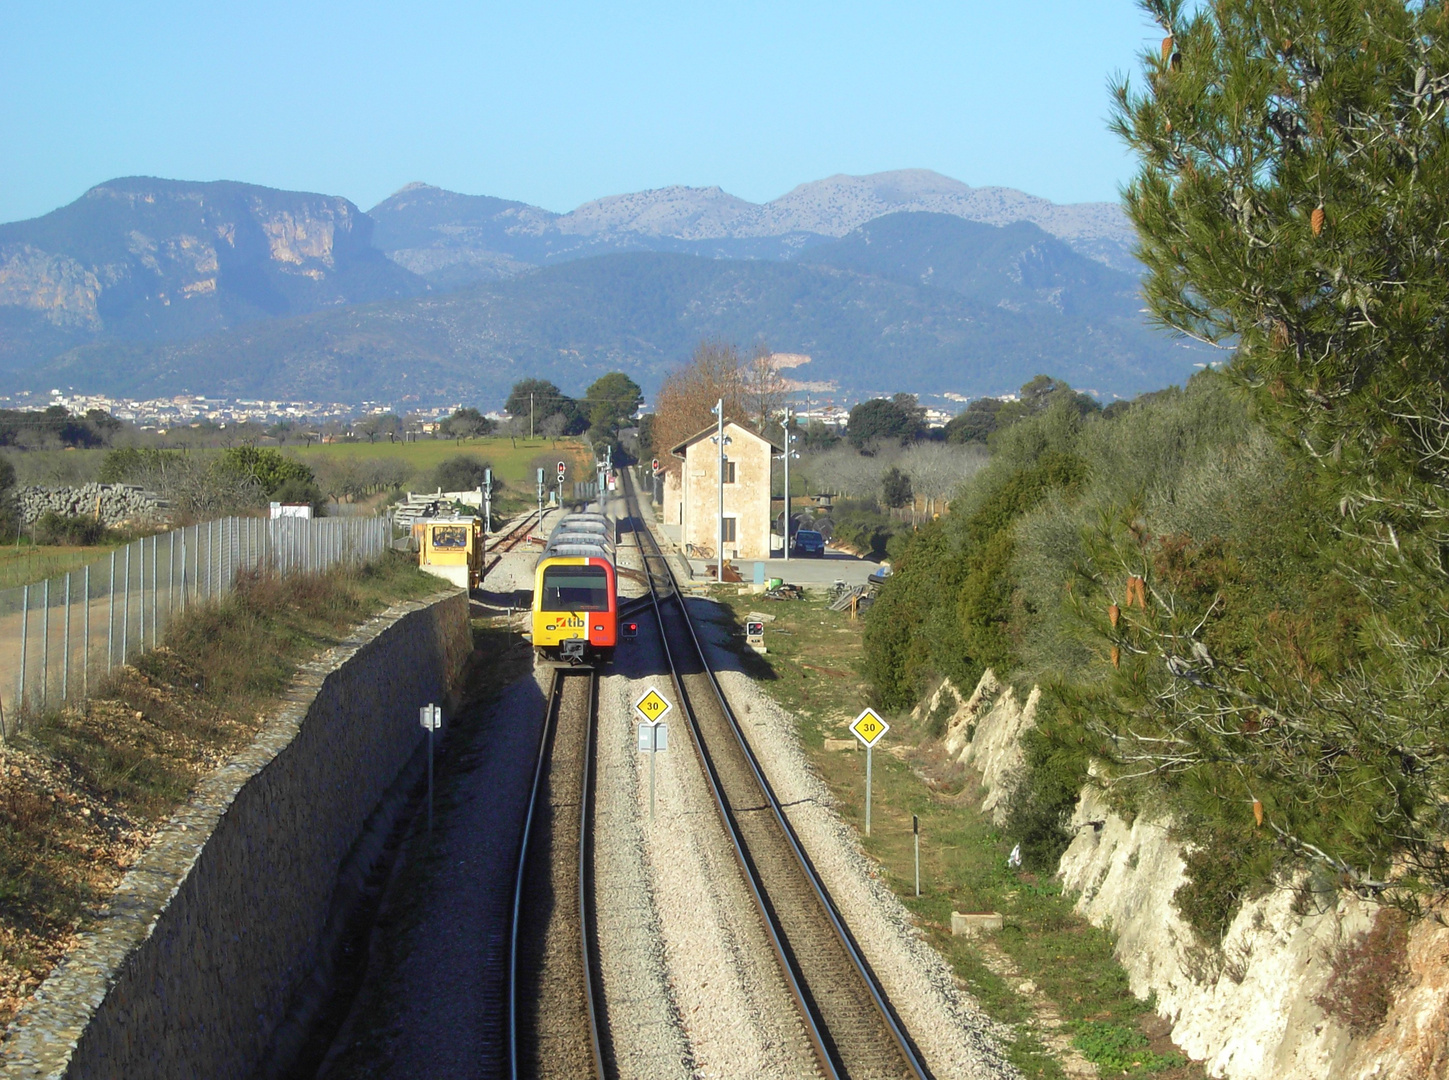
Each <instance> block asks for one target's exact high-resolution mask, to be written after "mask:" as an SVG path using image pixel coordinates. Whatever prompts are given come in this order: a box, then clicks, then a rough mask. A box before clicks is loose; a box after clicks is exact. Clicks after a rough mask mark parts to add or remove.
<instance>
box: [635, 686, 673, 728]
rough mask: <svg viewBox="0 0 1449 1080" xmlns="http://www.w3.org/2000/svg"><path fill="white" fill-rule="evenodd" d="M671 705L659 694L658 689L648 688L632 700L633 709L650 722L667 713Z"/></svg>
mask: <svg viewBox="0 0 1449 1080" xmlns="http://www.w3.org/2000/svg"><path fill="white" fill-rule="evenodd" d="M671 707H672V706H671V705H670V704H669V702H667V701H665V700H664V698H663V697H661V696H660V694H659V691H658V690H649V691H648V692H647V693H645V695H644V696H643V697H641V698H640V699H639V700H638V701H636V702H634V711H635V712H637V713H638V714H639V715H640V716H642V717H643V718H644V719H645V720H647V721H649V723H651V724H654V723H657V722H658V721H659V718H660V717H662V716H663V715H664V714H665V713H667V712H668V711H669V710H670V708H671Z"/></svg>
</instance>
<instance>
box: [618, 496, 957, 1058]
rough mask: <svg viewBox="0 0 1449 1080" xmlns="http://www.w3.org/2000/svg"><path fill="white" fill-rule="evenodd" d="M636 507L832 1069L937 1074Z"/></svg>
mask: <svg viewBox="0 0 1449 1080" xmlns="http://www.w3.org/2000/svg"><path fill="white" fill-rule="evenodd" d="M625 485H626V486H625V494H626V500H627V506H628V512H629V514H630V516H631V517H632V519H633V522H634V535H635V539H636V542H638V544H639V546H640V554H641V556H642V557H643V561H644V566H645V569H646V576H647V577H648V583H649V592H650V606H651V607H652V608H653V610H654V612H655V615H656V617H657V619H658V625H659V630H660V637H661V640H662V645H663V648H664V653H665V656H666V657H667V659H668V662H669V666H670V669H671V673H672V675H673V679H674V683H675V686H676V688H677V689H678V692H679V697H680V704H681V706H682V710H683V713H684V715H685V717H686V718H687V720H688V722H689V728H690V733H691V735H692V737H693V740H694V745H695V749H696V751H697V752H698V754H699V758H700V761H701V762H702V764H703V765H704V771H705V775H706V778H707V780H708V783H709V787H710V788H711V790H712V791H713V794H714V797H715V803H716V808H717V810H718V812H719V814H720V817H721V819H722V820H723V822H724V825H725V829H726V831H727V832H728V833H729V836H730V840H731V843H732V844H733V845H734V849H735V855H736V857H737V859H738V860H739V863H740V866H741V868H742V869H743V871H744V875H745V879H746V884H747V885H748V887H749V890H750V893H751V895H752V896H753V897H754V900H755V903H756V906H757V908H758V909H759V913H760V916H761V918H762V919H763V921H764V925H765V929H766V933H767V935H768V937H769V938H770V940H771V942H772V944H773V945H774V948H775V952H776V956H777V957H778V959H779V961H780V964H781V967H782V970H783V972H784V975H785V979H786V982H787V983H788V985H789V987H790V991H791V993H792V994H793V995H794V997H795V1000H796V1002H797V1004H798V1005H799V1007H800V1009H801V1012H802V1014H803V1017H804V1021H805V1026H806V1029H807V1031H808V1032H809V1034H810V1038H811V1041H812V1042H813V1043H814V1045H815V1049H816V1053H817V1056H818V1058H819V1062H820V1067H821V1070H822V1072H823V1073H824V1075H825V1076H827V1077H832V1078H836V1077H841V1078H844V1077H849V1078H853V1080H859V1078H866V1077H870V1078H872V1080H875V1078H881V1080H887V1078H888V1080H897V1078H900V1080H906V1078H925V1077H928V1076H930V1073H929V1072H928V1071H927V1069H926V1067H925V1064H924V1062H923V1061H922V1060H921V1057H920V1054H919V1052H918V1051H917V1050H916V1048H915V1046H914V1044H913V1043H912V1042H911V1040H910V1038H909V1036H908V1035H907V1034H906V1032H905V1029H904V1027H903V1026H902V1024H901V1022H900V1020H899V1018H898V1017H897V1016H896V1015H895V1012H894V1010H893V1009H892V1008H891V1006H890V1002H889V1001H888V999H887V998H886V995H885V993H884V991H883V990H882V988H881V986H880V984H879V982H878V980H877V979H876V977H875V975H874V973H873V972H872V971H871V969H870V965H869V964H868V963H867V962H866V960H865V957H864V955H863V954H862V953H861V950H860V948H859V946H858V945H857V943H856V941H855V939H854V938H853V937H852V935H851V933H850V930H849V928H847V927H846V925H845V922H844V920H843V919H842V918H841V916H840V913H839V911H838V909H837V908H836V905H835V903H834V901H833V900H832V899H831V897H830V894H829V892H828V891H827V890H826V888H825V886H824V884H823V883H822V882H821V880H820V877H819V875H818V874H817V873H816V872H815V869H814V867H813V866H812V865H811V862H810V859H809V856H808V855H807V854H806V852H805V849H804V847H803V846H802V844H801V843H800V839H799V837H798V836H796V834H795V831H794V829H793V828H792V827H791V825H790V822H789V820H788V819H787V818H786V816H785V813H784V810H783V809H782V807H781V805H780V802H779V800H778V799H777V798H776V796H775V793H774V791H773V789H772V788H771V787H770V784H769V781H768V780H767V779H766V777H765V774H764V771H763V769H761V767H760V764H759V761H758V760H757V759H756V757H755V755H754V752H753V750H752V749H751V748H750V745H749V741H748V740H747V739H746V737H745V734H744V732H743V730H742V729H741V728H740V725H739V722H738V721H737V720H736V718H735V716H734V713H733V712H732V711H731V709H730V707H729V703H728V701H727V700H726V699H725V696H724V692H723V691H722V690H721V688H720V685H719V683H718V681H717V680H716V679H715V677H714V673H713V672H712V671H711V670H710V668H709V664H708V662H707V661H706V659H705V655H704V649H703V647H702V646H701V644H700V641H699V638H698V637H697V636H696V634H695V631H694V627H693V624H692V623H691V620H690V618H689V612H688V610H687V608H686V606H685V601H684V598H683V596H682V595H681V594H680V592H679V590H678V588H677V585H676V582H675V580H674V575H673V572H672V571H671V569H670V567H669V564H668V562H667V561H666V559H665V557H664V554H663V552H662V551H660V549H659V546H658V543H657V542H656V541H655V539H654V536H653V533H652V532H651V531H650V530H649V529H648V527H647V526H646V525H645V524H644V522H643V518H642V516H641V515H640V512H639V507H638V502H637V498H636V495H635V492H634V487H633V482H632V480H631V479H630V478H629V477H628V476H627V474H625Z"/></svg>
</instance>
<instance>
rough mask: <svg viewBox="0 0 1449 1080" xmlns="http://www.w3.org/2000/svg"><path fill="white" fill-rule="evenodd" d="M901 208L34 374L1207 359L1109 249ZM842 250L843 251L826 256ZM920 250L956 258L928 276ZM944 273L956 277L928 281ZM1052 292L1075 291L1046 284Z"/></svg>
mask: <svg viewBox="0 0 1449 1080" xmlns="http://www.w3.org/2000/svg"><path fill="white" fill-rule="evenodd" d="M901 217H902V219H903V220H899V221H897V220H887V221H885V222H877V223H872V225H871V227H870V228H869V230H868V231H867V230H862V231H861V232H860V233H857V234H854V235H852V236H849V237H847V238H845V239H844V240H842V241H836V242H833V243H831V244H827V245H824V246H822V247H821V248H819V249H818V250H817V252H816V255H817V256H818V259H819V264H805V263H803V262H802V263H796V262H778V261H763V260H755V261H747V260H720V259H705V258H699V257H692V256H686V255H676V254H668V253H657V252H656V253H630V254H617V255H607V256H600V257H596V258H590V259H579V260H575V261H572V262H567V263H563V264H561V265H557V266H550V267H547V268H545V269H542V270H539V271H535V272H531V273H529V274H526V275H523V276H520V277H516V278H512V279H509V280H506V281H500V282H494V283H490V284H487V285H482V286H476V287H473V288H470V289H465V290H460V291H458V292H454V293H451V294H448V295H429V296H423V297H417V298H414V299H411V300H405V301H393V302H388V303H382V304H374V305H370V306H368V307H363V308H351V309H342V310H334V311H325V312H319V313H316V314H313V315H309V316H306V317H302V318H293V319H286V320H277V321H274V322H270V323H260V324H253V325H251V326H248V327H246V328H243V329H241V330H239V331H233V332H232V333H230V334H226V335H221V336H217V337H213V338H209V339H206V340H203V341H198V342H193V343H188V344H181V345H169V346H163V347H150V348H138V347H134V346H128V347H116V346H109V345H99V344H98V345H93V346H87V347H84V348H81V349H78V350H75V351H73V352H71V353H69V354H67V355H66V356H64V357H62V358H60V359H59V360H58V361H57V362H55V363H52V364H48V365H45V366H44V367H43V368H41V369H40V370H38V371H36V372H33V373H28V375H27V378H26V382H27V384H28V385H32V386H37V387H38V386H42V385H44V386H50V385H76V386H85V387H88V388H93V389H101V390H109V391H111V392H125V393H129V394H143V395H147V396H150V395H153V394H167V393H175V392H179V391H181V390H183V389H189V390H191V391H193V392H201V393H207V394H218V395H226V396H246V397H250V396H266V397H287V396H305V397H312V398H333V399H337V400H343V401H361V400H376V401H387V402H392V403H395V404H397V405H398V406H399V407H406V406H407V404H408V403H409V402H410V401H420V402H435V401H450V400H459V399H464V400H470V401H480V402H483V403H485V404H497V403H499V402H501V400H502V398H503V396H504V395H505V394H506V392H507V388H508V387H509V386H510V385H511V384H512V383H513V382H514V381H516V380H517V379H520V378H523V377H525V376H536V377H543V378H549V379H552V380H554V381H555V382H557V383H558V384H559V385H561V386H563V387H564V388H565V389H569V390H573V391H579V390H581V389H582V388H583V387H584V386H586V385H587V384H588V383H589V382H590V381H592V380H593V379H594V378H596V377H597V376H598V375H600V374H602V373H603V372H604V371H607V370H611V369H619V370H623V371H626V372H628V373H629V374H630V375H632V376H633V377H634V378H635V379H637V380H638V381H639V382H640V383H641V385H643V386H644V387H645V389H646V391H649V392H652V391H653V389H654V388H655V387H657V385H658V382H659V380H660V378H661V377H662V375H663V373H664V372H665V371H667V370H668V369H669V368H670V367H672V366H674V365H675V364H678V363H679V362H681V361H682V360H683V359H685V358H686V357H687V356H688V354H689V352H690V351H691V350H692V349H693V347H694V346H695V345H696V344H697V343H698V342H699V341H700V340H701V339H702V338H710V337H720V338H724V339H726V340H733V341H736V342H739V343H741V344H742V345H744V346H747V347H748V346H749V345H751V344H752V343H753V342H755V341H756V340H764V341H765V342H767V343H768V344H769V345H770V346H771V347H772V348H773V349H776V350H778V351H781V352H795V353H806V354H809V355H810V356H811V357H812V358H813V359H812V361H811V363H810V364H809V365H808V366H807V367H805V368H799V369H795V370H794V371H792V372H791V374H792V375H794V376H796V377H798V378H802V379H807V380H812V381H833V382H835V383H837V384H838V385H839V386H840V387H841V388H842V389H843V390H845V391H847V392H854V393H862V394H863V393H872V392H882V391H892V390H899V389H909V390H916V391H921V392H946V391H955V392H958V393H965V394H982V393H1000V392H1004V391H1008V390H1011V389H1014V388H1015V387H1017V386H1019V385H1020V384H1021V383H1022V382H1024V381H1026V380H1027V379H1029V378H1030V377H1031V376H1033V375H1035V374H1038V373H1040V372H1050V373H1051V374H1053V375H1056V376H1058V377H1061V378H1065V379H1067V380H1069V381H1070V382H1072V383H1073V384H1074V385H1077V386H1081V387H1084V388H1089V389H1095V390H1098V391H1100V392H1102V393H1104V394H1106V395H1111V394H1120V395H1130V394H1135V393H1137V392H1140V391H1142V390H1148V389H1155V388H1157V387H1160V386H1163V385H1166V384H1167V383H1170V382H1174V381H1180V380H1181V379H1183V378H1184V377H1185V376H1186V375H1187V374H1189V373H1190V372H1191V370H1192V362H1193V361H1194V360H1196V359H1199V357H1198V355H1197V354H1196V353H1195V352H1193V351H1191V350H1183V349H1181V348H1177V347H1175V346H1174V343H1172V342H1170V341H1168V340H1167V339H1166V338H1164V337H1162V336H1161V335H1159V334H1156V333H1153V332H1151V331H1150V330H1148V329H1147V328H1146V327H1145V325H1144V324H1143V323H1142V321H1141V318H1140V316H1139V315H1138V314H1137V313H1136V310H1135V306H1134V304H1133V303H1132V302H1131V301H1130V299H1127V298H1124V297H1123V296H1122V295H1121V294H1120V293H1118V292H1115V291H1114V290H1113V288H1112V287H1111V286H1112V284H1113V283H1114V281H1115V280H1116V279H1121V278H1123V275H1116V274H1114V273H1113V272H1112V271H1109V270H1106V269H1105V268H1100V273H1101V274H1103V275H1108V277H1107V278H1106V284H1104V283H1103V282H1102V281H1098V280H1094V279H1093V278H1092V276H1091V275H1092V273H1094V272H1096V270H1097V269H1098V268H1096V265H1095V264H1092V263H1090V262H1087V261H1086V260H1083V259H1080V258H1079V257H1076V256H1074V255H1073V254H1072V253H1071V252H1070V251H1066V250H1065V249H1061V248H1059V247H1058V246H1057V245H1056V242H1055V241H1052V240H1051V239H1050V238H1048V237H1044V235H1043V234H1041V233H1040V231H1039V230H1035V229H1033V228H1032V227H1030V226H1027V227H1025V228H1024V229H1022V230H1017V231H1015V232H1011V231H1009V230H1000V229H992V228H990V227H987V226H973V225H972V224H971V223H969V222H967V223H960V222H957V221H956V220H955V219H947V220H946V221H945V222H944V223H943V222H942V221H941V220H939V219H937V218H935V216H933V215H902V216H901ZM943 224H944V226H945V228H943V227H942V226H943ZM1043 248H1046V249H1049V250H1048V252H1047V254H1049V255H1051V256H1052V257H1053V258H1055V259H1056V260H1057V263H1058V265H1057V266H1056V267H1055V269H1052V268H1051V267H1050V266H1048V268H1047V270H1043V271H1041V273H1042V274H1043V277H1042V278H1041V280H1040V281H1038V280H1036V279H1034V278H1033V277H1032V276H1031V275H1032V273H1034V272H1036V268H1035V264H1033V263H1032V261H1031V260H1032V258H1033V252H1036V253H1038V254H1039V253H1040V252H1041V251H1042V249H1043ZM875 253H878V254H879V256H880V257H879V258H877V259H876V260H875V261H872V259H871V257H869V256H870V255H871V254H875ZM832 258H833V259H834V260H835V262H837V263H839V264H840V265H826V264H827V263H829V262H830V260H831V259H832ZM1024 260H1025V262H1024ZM923 265H928V266H929V267H931V268H935V267H937V266H939V267H940V268H941V269H940V270H939V271H936V272H934V273H932V274H931V275H925V271H923V270H922V269H921V268H922V266H923ZM1043 265H1046V263H1043ZM1024 266H1025V269H1023V267H1024ZM992 267H995V270H994V271H993V270H992ZM877 271H879V272H877ZM1048 271H1049V272H1048ZM937 274H939V277H940V278H941V282H938V283H935V284H922V283H921V278H922V277H923V276H930V277H936V276H937ZM1013 274H1015V275H1016V278H1013V277H1012V275H1013ZM1074 275H1075V277H1074ZM993 280H994V281H995V282H996V287H995V288H994V289H993V287H992V281H993ZM942 283H945V284H946V285H947V286H948V287H942ZM1052 293H1055V294H1056V295H1057V296H1058V297H1062V296H1065V297H1067V298H1068V301H1069V302H1065V303H1053V302H1051V301H1050V300H1049V299H1043V294H1052ZM1018 301H1019V302H1018Z"/></svg>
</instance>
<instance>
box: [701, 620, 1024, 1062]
mask: <svg viewBox="0 0 1449 1080" xmlns="http://www.w3.org/2000/svg"><path fill="white" fill-rule="evenodd" d="M693 603H697V604H706V603H708V601H693ZM711 606H712V605H711ZM701 636H703V635H701ZM705 648H706V651H707V652H708V653H709V654H710V655H709V661H710V664H711V666H712V667H714V670H715V673H716V677H717V678H718V679H719V681H720V684H721V686H722V687H723V688H724V691H725V695H726V696H727V697H728V698H729V700H730V701H731V702H732V703H735V705H736V715H737V716H738V717H739V719H740V724H741V727H743V728H744V730H745V735H746V737H747V738H748V739H749V741H750V745H751V746H752V747H753V748H754V750H755V753H756V755H757V756H758V758H759V759H760V763H761V767H762V768H763V769H764V770H765V774H766V776H767V777H768V778H769V781H770V786H771V787H773V788H774V789H775V794H776V795H777V797H778V798H779V800H780V802H781V804H782V805H783V806H784V807H785V813H786V816H787V817H789V819H790V824H791V825H792V826H793V827H794V829H795V832H796V834H797V835H798V836H799V837H800V841H801V843H802V844H803V845H804V846H805V850H806V851H807V853H808V854H809V856H810V861H811V863H812V864H813V865H814V866H815V870H816V872H817V873H818V874H819V875H820V877H821V879H822V881H823V882H824V884H825V887H826V888H827V889H828V890H829V891H830V895H831V896H832V898H833V899H834V900H835V904H836V907H837V908H838V909H839V911H840V914H841V917H842V918H844V919H845V921H846V923H847V925H849V926H850V927H852V929H853V932H854V934H855V938H856V941H857V943H859V945H860V947H861V951H862V952H864V953H865V957H866V960H867V961H868V962H869V963H870V966H871V969H872V970H873V971H874V972H875V974H876V977H877V978H878V979H879V980H880V983H881V985H882V987H883V988H884V990H885V992H886V994H887V996H888V997H889V998H890V1001H891V1004H892V1005H893V1006H894V1007H895V1010H896V1013H897V1015H898V1016H899V1017H900V1019H901V1022H902V1024H904V1025H905V1028H906V1030H907V1031H909V1032H910V1034H911V1037H912V1039H913V1040H914V1041H915V1043H916V1046H917V1048H918V1049H919V1050H920V1052H921V1055H922V1056H923V1057H924V1058H925V1061H926V1064H927V1065H928V1067H929V1068H930V1070H931V1072H932V1073H933V1074H934V1075H935V1076H936V1077H938V1078H939V1080H954V1078H958V1077H959V1078H962V1080H982V1078H986V1077H1015V1076H1018V1075H1019V1074H1018V1072H1017V1070H1016V1069H1015V1067H1014V1066H1012V1065H1011V1064H1010V1063H1009V1062H1008V1061H1007V1058H1006V1052H1005V1050H1004V1047H1003V1044H1004V1043H1005V1042H1009V1041H1010V1039H1011V1034H1010V1032H1009V1031H1007V1030H1006V1029H1004V1028H1003V1027H1001V1026H1000V1025H998V1024H996V1023H995V1022H994V1021H992V1020H991V1019H990V1018H989V1017H987V1016H986V1014H985V1013H984V1012H982V1011H981V1008H980V1006H979V1005H977V1003H976V1002H975V1000H974V999H973V998H972V997H971V996H970V995H969V994H967V993H966V992H965V991H963V990H962V989H961V988H960V986H959V984H958V981H957V979H956V976H955V974H954V973H953V972H952V971H951V968H950V965H949V964H947V963H946V961H945V959H944V958H943V957H942V956H941V955H940V954H939V953H937V952H936V951H935V950H934V949H932V948H931V947H930V945H928V944H927V943H926V941H925V940H924V939H923V935H922V934H921V932H920V931H919V930H918V929H917V928H916V927H915V925H914V924H913V922H912V920H911V914H910V912H909V911H908V910H906V907H905V906H904V905H903V904H902V903H901V902H900V900H899V899H898V898H897V897H896V895H895V894H894V893H892V892H891V891H890V888H889V887H888V886H887V885H886V884H885V883H884V882H883V881H881V880H880V877H879V874H878V871H877V869H876V867H875V864H874V863H873V861H872V860H871V859H870V858H869V857H868V856H867V855H866V854H865V852H864V851H862V850H861V847H860V842H859V839H858V837H857V836H856V833H855V830H854V829H852V828H851V827H850V826H849V825H847V824H846V823H845V822H844V821H842V820H841V819H840V817H839V816H838V815H837V814H836V813H835V811H834V809H833V799H832V798H831V795H830V791H829V789H828V788H827V787H826V786H825V782H824V781H823V780H821V779H820V776H819V774H818V773H816V772H815V771H814V770H813V769H812V768H811V767H810V763H809V761H808V760H807V759H806V757H805V753H804V751H803V749H802V748H801V746H800V741H799V737H798V735H797V733H796V721H795V718H794V717H792V716H791V715H790V714H788V713H786V712H785V711H784V710H783V709H782V708H780V706H779V705H778V704H776V703H775V701H774V700H773V699H772V698H770V697H769V696H768V695H767V694H766V693H764V691H762V690H761V689H760V687H759V685H758V684H757V683H756V682H755V681H754V680H753V679H751V678H750V677H749V676H748V675H746V674H745V673H743V672H741V671H739V670H738V669H737V667H736V665H737V664H738V660H737V659H736V658H734V657H733V655H732V654H730V653H728V652H726V651H724V650H723V649H719V648H717V647H711V646H710V645H709V644H705ZM731 668H735V670H731Z"/></svg>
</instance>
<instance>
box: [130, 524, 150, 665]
mask: <svg viewBox="0 0 1449 1080" xmlns="http://www.w3.org/2000/svg"><path fill="white" fill-rule="evenodd" d="M136 547H137V548H138V550H137V552H136V563H137V566H136V599H137V600H138V601H140V603H138V604H137V605H136V606H137V607H138V608H139V609H140V610H138V611H137V612H136V618H137V619H138V620H139V621H140V624H141V651H142V652H145V651H146V538H145V537H144V536H143V537H141V539H140V540H138V541H137V542H136ZM130 561H131V555H130V552H127V553H126V562H128V563H129V562H130Z"/></svg>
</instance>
